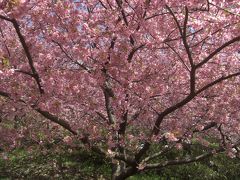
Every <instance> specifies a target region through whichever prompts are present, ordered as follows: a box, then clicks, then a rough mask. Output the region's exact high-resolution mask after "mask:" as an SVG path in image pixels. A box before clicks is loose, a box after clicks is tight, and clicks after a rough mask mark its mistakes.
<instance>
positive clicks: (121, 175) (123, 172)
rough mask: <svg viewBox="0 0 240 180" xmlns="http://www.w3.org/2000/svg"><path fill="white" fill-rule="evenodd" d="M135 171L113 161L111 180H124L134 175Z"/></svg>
mask: <svg viewBox="0 0 240 180" xmlns="http://www.w3.org/2000/svg"><path fill="white" fill-rule="evenodd" d="M136 172H137V169H136V168H133V167H126V164H125V163H124V162H121V161H115V160H114V162H113V163H112V176H111V179H112V180H124V179H126V178H128V177H130V176H132V175H134V174H136Z"/></svg>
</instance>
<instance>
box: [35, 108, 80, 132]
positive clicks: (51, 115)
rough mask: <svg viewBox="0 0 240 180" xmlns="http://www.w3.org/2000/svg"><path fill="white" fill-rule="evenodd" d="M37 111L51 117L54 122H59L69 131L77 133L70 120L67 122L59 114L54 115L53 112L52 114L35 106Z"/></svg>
mask: <svg viewBox="0 0 240 180" xmlns="http://www.w3.org/2000/svg"><path fill="white" fill-rule="evenodd" d="M35 111H37V112H38V113H40V114H41V115H42V116H43V117H45V118H47V119H49V120H50V121H52V122H55V123H57V124H59V125H60V126H62V127H63V128H64V129H67V130H68V131H70V132H71V133H72V134H73V135H77V132H76V131H74V130H73V129H72V128H71V126H70V125H69V123H68V122H66V121H65V120H63V119H60V118H58V117H57V116H54V115H53V114H50V113H49V112H48V111H43V110H41V109H40V108H35Z"/></svg>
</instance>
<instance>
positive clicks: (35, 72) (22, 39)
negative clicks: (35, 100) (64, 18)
mask: <svg viewBox="0 0 240 180" xmlns="http://www.w3.org/2000/svg"><path fill="white" fill-rule="evenodd" d="M0 19H3V20H6V21H9V22H11V23H12V24H13V27H14V29H15V30H16V33H17V35H18V38H19V40H20V43H21V45H22V47H23V49H24V52H25V54H26V56H27V59H28V64H29V66H30V68H31V71H32V77H33V78H34V79H35V81H36V83H37V85H38V89H39V91H40V94H43V93H44V90H43V88H42V86H41V79H40V77H39V74H38V72H37V70H36V69H35V67H34V63H33V58H32V56H31V53H30V51H29V48H28V46H27V43H26V41H25V38H24V37H23V35H22V33H21V31H20V28H19V24H18V22H17V20H16V19H10V18H8V17H5V16H2V15H0Z"/></svg>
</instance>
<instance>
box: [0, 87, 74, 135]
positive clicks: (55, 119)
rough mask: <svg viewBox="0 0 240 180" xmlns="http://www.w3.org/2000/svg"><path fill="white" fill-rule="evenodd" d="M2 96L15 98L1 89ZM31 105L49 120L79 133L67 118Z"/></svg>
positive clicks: (22, 101) (0, 94) (20, 100)
mask: <svg viewBox="0 0 240 180" xmlns="http://www.w3.org/2000/svg"><path fill="white" fill-rule="evenodd" d="M0 96H3V97H6V98H8V99H10V100H13V98H12V97H11V95H10V94H9V93H6V92H3V91H0ZM18 101H19V102H21V103H24V104H26V105H27V103H26V102H25V101H24V100H22V99H19V100H18ZM31 107H32V108H33V110H35V111H36V112H38V113H39V114H41V115H42V116H43V117H45V118H47V119H48V120H50V121H52V122H54V123H57V124H58V125H60V126H62V127H63V128H64V129H66V130H68V131H70V132H71V133H72V134H74V135H77V132H76V131H74V130H73V129H72V128H71V127H70V125H69V123H68V122H67V121H65V120H63V119H61V118H59V117H57V116H55V115H53V114H51V113H49V112H48V111H43V110H41V109H40V108H36V107H35V106H33V105H32V106H31Z"/></svg>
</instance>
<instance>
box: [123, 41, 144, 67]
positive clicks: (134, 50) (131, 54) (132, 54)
mask: <svg viewBox="0 0 240 180" xmlns="http://www.w3.org/2000/svg"><path fill="white" fill-rule="evenodd" d="M144 46H145V45H144V44H142V45H140V46H138V47H135V48H133V49H132V50H131V52H130V53H129V54H128V57H127V60H128V62H129V63H130V62H131V61H132V58H133V56H134V54H135V53H136V52H137V51H138V50H139V49H141V48H143V47H144Z"/></svg>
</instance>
